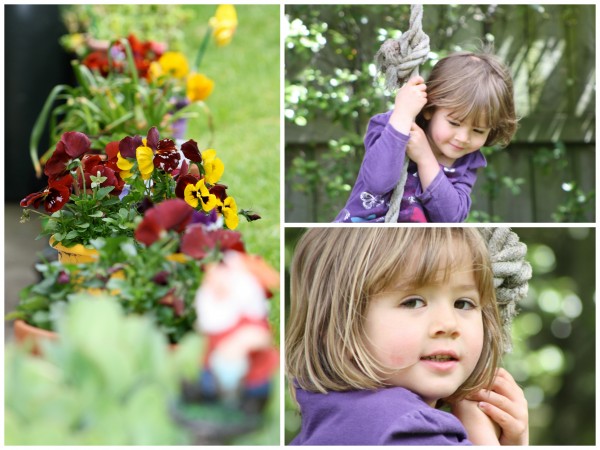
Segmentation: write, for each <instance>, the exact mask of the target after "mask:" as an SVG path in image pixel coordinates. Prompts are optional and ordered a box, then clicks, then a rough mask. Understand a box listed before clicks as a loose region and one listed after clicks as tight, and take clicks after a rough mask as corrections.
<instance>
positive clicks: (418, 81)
mask: <svg viewBox="0 0 600 450" xmlns="http://www.w3.org/2000/svg"><path fill="white" fill-rule="evenodd" d="M422 83H425V80H424V79H423V77H422V76H416V77H412V78H411V79H410V80H408V84H410V85H413V86H416V85H418V84H422Z"/></svg>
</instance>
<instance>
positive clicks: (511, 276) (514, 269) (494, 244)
mask: <svg viewBox="0 0 600 450" xmlns="http://www.w3.org/2000/svg"><path fill="white" fill-rule="evenodd" d="M480 231H481V234H482V235H483V237H484V239H485V241H486V242H487V246H488V250H489V253H490V260H491V263H492V271H493V273H494V287H495V288H496V301H497V303H498V309H499V311H500V319H501V320H502V326H503V328H504V330H503V331H504V334H503V336H502V338H503V339H502V341H503V344H504V349H505V351H507V352H509V351H510V350H511V349H512V341H511V338H510V330H511V324H512V320H513V318H514V317H515V316H516V315H517V312H518V311H517V302H519V301H520V300H522V299H524V298H525V297H526V296H527V290H528V287H529V285H528V281H529V279H530V278H531V273H532V271H531V265H530V264H529V263H528V262H527V261H526V260H525V255H526V254H527V245H525V244H524V243H523V242H520V241H519V236H517V235H516V233H514V232H513V231H511V230H510V228H502V227H486V228H481V229H480Z"/></svg>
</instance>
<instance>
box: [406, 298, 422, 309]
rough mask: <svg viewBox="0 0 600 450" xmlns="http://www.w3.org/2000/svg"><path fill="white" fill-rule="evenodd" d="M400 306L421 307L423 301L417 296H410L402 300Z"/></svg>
mask: <svg viewBox="0 0 600 450" xmlns="http://www.w3.org/2000/svg"><path fill="white" fill-rule="evenodd" d="M400 306H401V307H402V308H410V309H416V308H422V307H423V306H425V302H424V301H423V300H422V299H420V298H418V297H412V298H408V299H406V300H404V301H403V302H402V303H401V304H400Z"/></svg>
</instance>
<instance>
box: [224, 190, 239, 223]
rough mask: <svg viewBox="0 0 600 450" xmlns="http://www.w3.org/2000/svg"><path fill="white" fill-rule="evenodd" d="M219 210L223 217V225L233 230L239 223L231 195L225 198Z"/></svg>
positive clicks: (235, 205)
mask: <svg viewBox="0 0 600 450" xmlns="http://www.w3.org/2000/svg"><path fill="white" fill-rule="evenodd" d="M221 212H222V213H223V217H225V226H226V227H227V228H229V229H230V230H235V229H236V228H237V226H238V224H239V223H240V219H239V217H238V214H237V204H236V203H235V200H234V199H233V197H227V198H226V199H225V201H224V202H223V207H222V208H221Z"/></svg>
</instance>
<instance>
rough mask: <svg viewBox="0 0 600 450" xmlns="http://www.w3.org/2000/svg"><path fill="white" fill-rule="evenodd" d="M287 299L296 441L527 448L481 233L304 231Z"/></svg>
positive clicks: (519, 395)
mask: <svg viewBox="0 0 600 450" xmlns="http://www.w3.org/2000/svg"><path fill="white" fill-rule="evenodd" d="M290 294H291V311H290V317H289V321H288V327H287V330H288V333H287V336H286V371H287V376H288V378H289V381H290V385H291V386H292V390H293V393H294V395H295V398H296V401H297V402H298V404H299V407H300V413H301V415H302V429H301V431H300V433H299V434H298V436H296V438H295V439H294V440H293V442H292V444H293V445H325V444H327V445H378V444H386V445H392V444H395V445H419V444H420V445H447V444H456V445H464V444H469V443H474V444H496V445H497V444H498V443H501V444H503V445H516V444H527V441H528V432H527V430H528V419H527V402H526V400H525V397H524V395H523V392H522V391H521V389H520V388H519V387H518V386H517V384H516V383H515V381H514V380H513V378H512V377H511V376H510V375H509V374H508V372H506V371H505V370H503V369H497V365H498V361H499V358H500V355H501V352H502V349H501V348H500V346H501V344H500V343H501V339H500V337H501V332H502V331H501V325H500V322H499V317H498V311H497V307H496V300H495V292H494V282H493V274H492V269H491V265H490V260H489V256H488V250H487V247H486V244H485V242H484V240H483V238H482V236H481V235H480V233H479V231H478V230H477V229H475V228H464V229H463V228H426V229H423V228H412V227H411V228H372V229H365V228H314V229H311V230H310V231H308V232H307V233H306V234H305V235H304V236H303V237H302V239H301V240H300V241H299V243H298V246H297V248H296V251H295V255H294V259H293V261H292V268H291V284H290ZM442 404H446V405H450V406H451V408H452V414H451V413H448V412H444V411H442V410H440V409H437V407H439V406H441V405H442ZM490 419H491V420H490ZM495 424H497V425H498V426H499V428H497V427H495V426H494V425H495Z"/></svg>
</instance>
